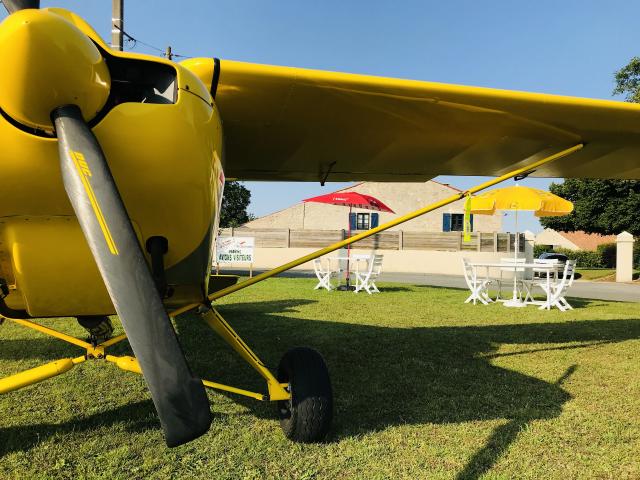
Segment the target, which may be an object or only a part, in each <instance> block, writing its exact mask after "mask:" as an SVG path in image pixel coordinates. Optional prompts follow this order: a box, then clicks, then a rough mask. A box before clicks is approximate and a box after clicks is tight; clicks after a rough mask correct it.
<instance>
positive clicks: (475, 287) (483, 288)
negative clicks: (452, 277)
mask: <svg viewBox="0 0 640 480" xmlns="http://www.w3.org/2000/svg"><path fill="white" fill-rule="evenodd" d="M462 266H463V268H464V279H465V281H466V282H467V287H469V290H471V295H469V298H467V299H466V300H465V301H464V303H469V302H471V301H473V304H474V305H476V301H478V300H480V302H481V303H482V304H483V305H489V303H492V302H493V300H491V298H490V297H489V291H488V288H487V287H488V286H489V285H490V284H491V283H493V281H492V280H489V279H488V278H485V279H482V280H478V279H477V277H476V272H475V270H474V269H473V267H472V266H471V264H470V263H469V260H468V259H466V258H463V259H462Z"/></svg>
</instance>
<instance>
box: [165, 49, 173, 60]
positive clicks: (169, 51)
mask: <svg viewBox="0 0 640 480" xmlns="http://www.w3.org/2000/svg"><path fill="white" fill-rule="evenodd" d="M164 56H165V57H166V58H167V59H169V60H173V53H171V46H168V47H167V50H166V51H165V52H164Z"/></svg>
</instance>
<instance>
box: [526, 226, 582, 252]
mask: <svg viewBox="0 0 640 480" xmlns="http://www.w3.org/2000/svg"><path fill="white" fill-rule="evenodd" d="M536 245H553V246H554V247H560V248H566V249H568V250H580V248H579V247H578V246H577V245H575V244H574V243H572V242H571V241H569V240H568V239H566V238H565V237H563V236H562V235H560V234H559V233H558V232H556V231H555V230H552V229H550V228H547V229H545V230H543V231H542V232H540V233H539V234H538V235H536Z"/></svg>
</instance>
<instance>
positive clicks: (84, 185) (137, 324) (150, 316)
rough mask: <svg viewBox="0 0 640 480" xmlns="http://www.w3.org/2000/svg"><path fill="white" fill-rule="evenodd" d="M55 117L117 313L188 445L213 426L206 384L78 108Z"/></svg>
mask: <svg viewBox="0 0 640 480" xmlns="http://www.w3.org/2000/svg"><path fill="white" fill-rule="evenodd" d="M51 116H52V120H53V121H54V125H55V128H56V133H57V136H58V153H59V156H60V168H61V170H62V179H63V182H64V187H65V190H66V192H67V195H68V196H69V200H70V201H71V204H72V206H73V209H74V210H75V212H76V216H77V217H78V221H79V222H80V226H81V228H82V231H83V233H84V235H85V237H86V238H87V242H88V243H89V248H90V249H91V252H92V253H93V256H94V257H95V260H96V263H97V264H98V268H99V270H100V273H101V274H102V278H103V279H104V282H105V285H106V287H107V290H108V292H109V295H110V296H111V299H112V300H113V304H114V306H115V308H116V311H117V312H118V315H119V316H120V320H121V321H122V326H123V327H124V329H125V332H126V333H127V337H128V339H129V343H130V344H131V348H132V349H133V351H134V353H135V355H136V357H137V359H138V362H139V364H140V367H141V369H142V373H143V375H144V378H145V380H146V381H147V384H148V386H149V390H150V391H151V396H152V398H153V402H154V404H155V406H156V410H157V411H158V416H159V417H160V422H161V423H162V427H163V429H164V432H165V440H166V442H167V445H169V446H176V445H180V444H182V443H185V442H188V441H189V440H192V439H194V438H196V437H198V436H200V435H202V434H203V433H204V432H206V431H207V430H208V429H209V425H210V423H211V412H210V410H209V401H208V399H207V395H206V393H205V390H204V386H203V385H202V381H201V380H199V379H198V378H195V377H194V376H193V375H192V373H191V371H190V370H189V366H188V365H187V362H186V360H185V358H184V355H183V353H182V350H181V348H180V345H179V343H178V340H177V338H176V334H175V331H174V330H173V327H172V326H171V322H170V320H169V317H168V316H167V313H166V311H165V309H164V306H163V305H162V302H161V300H160V297H159V295H158V290H157V289H156V285H155V283H154V281H153V278H152V276H151V273H150V272H149V267H148V265H147V262H146V260H145V258H144V255H143V254H142V250H141V248H140V244H139V242H138V238H137V237H136V234H135V232H134V230H133V227H132V225H131V222H130V220H129V216H128V215H127V211H126V209H125V206H124V204H123V203H122V200H121V198H120V194H119V193H118V189H117V187H116V184H115V182H114V180H113V177H112V175H111V171H110V170H109V165H108V164H107V160H106V158H105V156H104V154H103V152H102V149H101V148H100V145H99V143H98V141H97V139H96V138H95V136H94V135H93V133H92V132H91V129H90V128H89V127H88V126H87V124H86V123H85V121H84V119H83V118H82V113H81V111H80V109H79V108H78V107H77V106H75V105H68V106H63V107H59V108H57V109H55V110H54V111H53V113H52V115H51Z"/></svg>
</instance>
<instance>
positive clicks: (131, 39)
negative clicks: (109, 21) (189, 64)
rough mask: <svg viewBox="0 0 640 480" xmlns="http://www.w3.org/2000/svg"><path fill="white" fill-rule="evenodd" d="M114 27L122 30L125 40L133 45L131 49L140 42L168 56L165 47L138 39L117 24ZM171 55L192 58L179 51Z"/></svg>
mask: <svg viewBox="0 0 640 480" xmlns="http://www.w3.org/2000/svg"><path fill="white" fill-rule="evenodd" d="M113 27H114V28H117V29H118V30H120V31H121V32H122V36H123V37H124V39H125V41H127V42H129V43H130V44H131V46H130V47H129V49H130V50H133V49H134V48H136V45H138V44H140V45H144V46H145V47H147V48H150V49H151V50H155V51H156V52H158V53H161V54H162V55H163V56H166V55H165V53H166V51H165V50H164V49H162V48H159V47H156V46H155V45H151V44H150V43H146V42H143V41H142V40H138V39H137V38H135V37H134V36H132V35H129V34H128V33H127V32H125V31H124V30H123V29H122V28H120V27H118V26H117V25H116V24H114V25H113ZM169 51H170V50H169ZM171 56H172V57H177V58H191V56H190V55H179V54H177V53H171Z"/></svg>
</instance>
